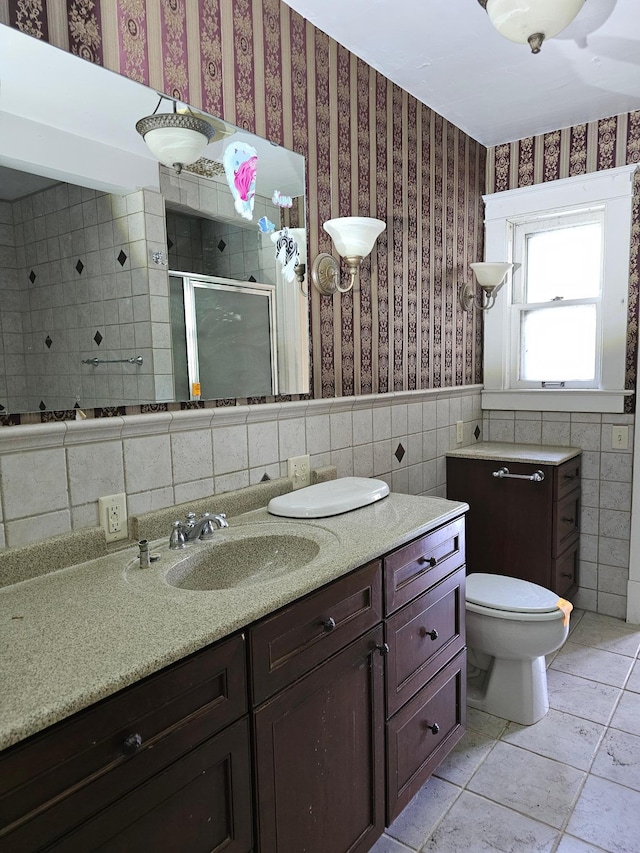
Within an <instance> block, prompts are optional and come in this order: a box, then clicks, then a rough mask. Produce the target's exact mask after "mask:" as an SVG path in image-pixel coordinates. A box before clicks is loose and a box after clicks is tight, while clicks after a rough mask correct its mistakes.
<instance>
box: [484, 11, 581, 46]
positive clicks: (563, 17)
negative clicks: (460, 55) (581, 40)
mask: <svg viewBox="0 0 640 853" xmlns="http://www.w3.org/2000/svg"><path fill="white" fill-rule="evenodd" d="M478 3H479V4H480V5H481V6H482V8H483V9H484V10H485V11H486V13H487V15H488V16H489V20H490V21H491V23H492V24H493V26H494V27H495V28H496V30H497V31H498V32H499V33H500V35H501V36H504V37H505V38H506V39H509V41H515V42H517V43H518V44H527V42H528V43H529V46H530V47H531V53H540V48H541V46H542V42H543V41H544V40H545V38H547V39H550V38H553V36H557V35H558V33H560V32H562V30H564V28H565V27H568V26H569V24H570V23H571V22H572V21H573V19H574V18H575V17H576V15H577V14H578V12H579V11H580V9H581V8H582V6H583V5H584V0H562V2H558V0H478Z"/></svg>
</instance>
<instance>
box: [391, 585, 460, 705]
mask: <svg viewBox="0 0 640 853" xmlns="http://www.w3.org/2000/svg"><path fill="white" fill-rule="evenodd" d="M464 591H465V571H464V569H458V571H456V572H454V573H453V574H452V575H449V577H447V578H445V580H443V581H441V582H440V583H439V584H437V585H436V586H435V587H434V588H433V589H431V590H429V592H425V593H423V594H422V595H421V596H419V597H418V598H416V599H415V601H412V602H411V603H410V604H407V605H406V606H405V607H403V608H402V610H398V611H397V612H396V613H394V614H393V616H391V617H390V618H389V619H387V624H386V641H387V644H388V645H389V654H388V657H387V716H388V717H391V716H392V715H393V714H395V712H396V711H397V710H398V709H399V708H401V707H402V706H403V705H404V704H405V702H407V701H408V700H409V699H410V698H411V697H412V696H413V695H414V693H416V692H417V691H418V690H419V689H420V688H421V687H423V686H424V685H425V684H426V682H427V681H429V680H430V679H431V678H433V676H434V675H435V674H436V673H437V672H438V670H439V669H440V668H441V667H442V666H443V665H444V664H445V663H447V661H449V660H450V659H451V658H452V657H454V656H455V655H457V654H458V652H459V651H461V650H462V649H463V648H464V644H465V626H464Z"/></svg>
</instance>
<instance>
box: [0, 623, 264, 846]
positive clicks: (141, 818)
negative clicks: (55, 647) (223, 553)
mask: <svg viewBox="0 0 640 853" xmlns="http://www.w3.org/2000/svg"><path fill="white" fill-rule="evenodd" d="M245 659H246V656H245V641H244V637H243V636H242V635H236V636H235V637H231V638H230V639H228V640H225V641H223V642H221V643H219V644H217V645H215V646H213V647H210V648H207V649H204V650H203V651H201V652H198V653H196V654H195V655H193V656H191V657H189V658H186V659H184V660H182V661H180V662H179V663H177V664H174V665H172V666H170V667H168V668H167V669H165V670H163V671H161V672H159V673H158V674H156V675H153V676H150V677H149V678H146V679H144V680H143V681H140V682H138V683H137V684H135V685H133V686H132V687H128V688H126V689H125V690H123V691H121V692H120V693H117V694H115V695H114V696H111V697H109V698H108V699H105V700H103V701H102V702H99V703H98V704H96V705H94V706H92V707H90V708H88V709H86V710H85V711H81V712H79V713H78V714H76V715H74V716H73V717H70V718H69V719H68V720H65V721H63V722H62V723H59V724H57V725H56V726H53V727H52V728H50V729H47V730H45V731H44V732H42V733H41V734H38V735H34V736H33V737H31V738H29V739H28V740H25V741H23V742H22V743H20V744H17V745H16V746H15V747H12V748H10V749H8V750H6V751H5V752H4V753H2V754H1V755H0V849H1V850H2V851H3V853H32V851H41V850H42V851H44V850H46V851H60V853H62V852H63V851H64V853H88V851H94V850H95V851H97V850H100V851H113V853H123V852H124V851H139V850H143V849H149V850H189V851H190V853H192V851H193V853H196V851H202V852H203V853H205V851H207V853H210V852H211V851H222V850H224V851H225V853H248V851H250V850H251V849H252V843H253V841H252V835H253V833H252V806H251V769H250V743H249V721H248V717H247V715H246V711H247V700H246V676H245Z"/></svg>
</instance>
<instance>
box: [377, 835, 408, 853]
mask: <svg viewBox="0 0 640 853" xmlns="http://www.w3.org/2000/svg"><path fill="white" fill-rule="evenodd" d="M411 850H412V848H411V847H405V845H404V844H400V843H399V842H398V841H396V840H395V838H389V836H388V835H386V834H385V835H381V836H380V838H379V839H378V840H377V841H376V843H375V844H374V845H373V847H372V848H371V850H370V851H369V853H409V851H411Z"/></svg>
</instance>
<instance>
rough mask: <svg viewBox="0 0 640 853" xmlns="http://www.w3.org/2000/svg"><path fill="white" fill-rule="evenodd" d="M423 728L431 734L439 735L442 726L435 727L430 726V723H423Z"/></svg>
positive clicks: (435, 725) (434, 725) (436, 725)
mask: <svg viewBox="0 0 640 853" xmlns="http://www.w3.org/2000/svg"><path fill="white" fill-rule="evenodd" d="M423 726H424V728H425V729H427V731H429V732H431V734H434V735H437V734H438V732H439V731H440V726H439V725H438V724H437V723H433V725H431V726H430V725H429V723H423Z"/></svg>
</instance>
